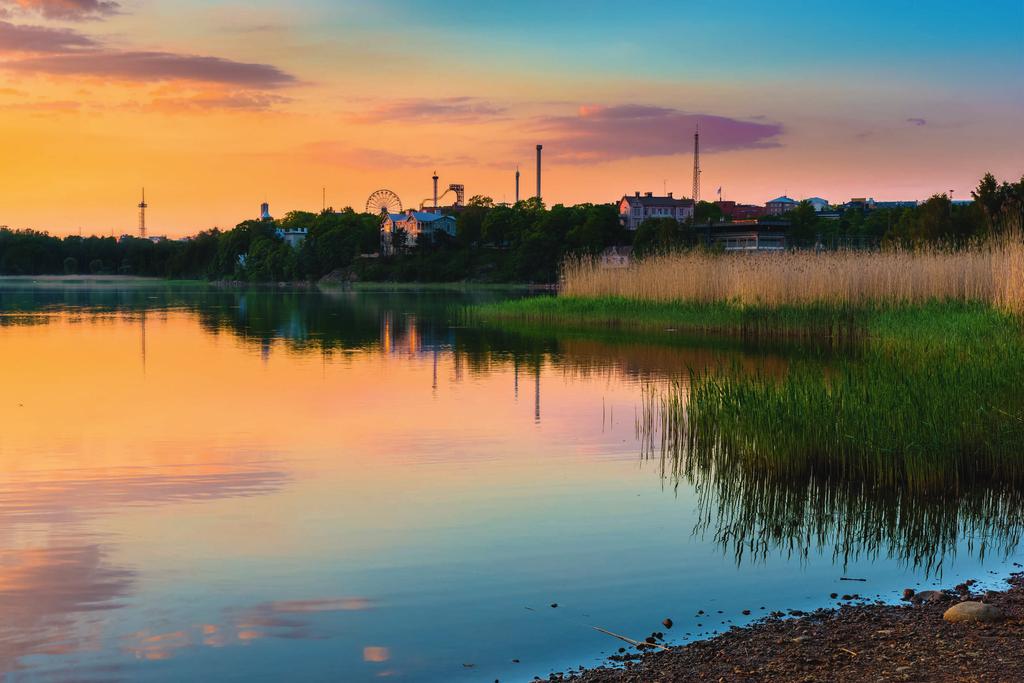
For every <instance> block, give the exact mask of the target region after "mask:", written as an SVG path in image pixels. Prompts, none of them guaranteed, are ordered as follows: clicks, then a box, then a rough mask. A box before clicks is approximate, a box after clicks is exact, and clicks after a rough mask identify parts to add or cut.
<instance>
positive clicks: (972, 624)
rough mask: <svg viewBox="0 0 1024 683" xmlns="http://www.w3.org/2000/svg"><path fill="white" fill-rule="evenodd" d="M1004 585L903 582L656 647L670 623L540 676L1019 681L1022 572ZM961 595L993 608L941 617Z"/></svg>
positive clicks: (596, 680) (585, 681) (604, 682)
mask: <svg viewBox="0 0 1024 683" xmlns="http://www.w3.org/2000/svg"><path fill="white" fill-rule="evenodd" d="M1014 566H1015V568H1016V569H1019V567H1020V565H1019V564H1015V565H1014ZM1006 583H1007V584H1008V585H1007V587H1006V588H1005V589H1002V590H980V589H978V587H977V584H976V583H975V582H974V581H966V582H964V583H961V584H959V585H957V586H956V587H955V588H953V589H947V590H942V591H939V590H925V591H920V592H916V593H915V592H913V591H912V590H911V589H907V591H905V594H904V600H903V602H902V604H890V603H880V602H874V603H866V602H862V603H857V604H844V605H842V606H840V607H838V608H821V609H817V610H815V611H813V612H800V611H792V612H790V614H789V615H786V614H783V613H781V612H775V613H773V614H772V615H770V616H767V617H765V618H763V619H760V620H758V621H756V622H754V623H752V624H749V625H746V626H734V627H732V628H731V629H730V630H729V631H726V632H725V633H722V634H719V635H717V636H714V637H711V638H708V639H704V640H697V641H692V642H690V643H687V644H685V645H678V646H667V647H666V646H665V645H664V644H663V643H664V640H663V638H664V637H665V636H667V635H668V633H670V632H671V629H670V624H671V622H670V621H667V622H666V624H665V625H664V626H663V627H660V628H662V629H663V630H662V631H659V632H655V633H652V634H651V636H649V637H648V638H647V640H646V642H640V643H639V644H638V645H636V646H630V645H628V644H627V643H620V645H621V646H622V647H620V648H619V653H618V654H615V655H612V656H611V657H609V658H608V659H609V664H607V665H601V666H598V667H594V668H590V669H584V670H579V671H568V672H564V673H555V674H551V675H550V676H549V677H548V679H547V680H550V681H578V682H579V683H650V682H652V681H661V682H666V683H667V682H668V681H705V680H706V681H716V682H721V683H729V682H731V681H763V682H772V683H775V682H778V683H783V682H786V683H789V682H791V681H802V682H806V683H810V682H812V681H814V682H817V681H844V682H859V681H864V682H868V681H870V682H871V683H875V682H876V681H906V682H908V683H909V682H911V681H917V682H936V683H938V682H940V681H941V682H943V683H945V682H946V681H1000V682H1001V681H1007V682H1009V681H1020V680H1024V653H1021V652H1020V651H1019V647H1020V643H1021V639H1022V638H1024V573H1020V572H1019V571H1018V572H1017V573H1013V574H1011V575H1010V576H1009V577H1008V578H1007V579H1006ZM911 594H912V595H911ZM965 602H970V603H983V604H985V605H988V606H990V607H994V608H995V609H996V610H998V614H995V613H990V614H989V615H988V616H987V617H986V620H982V621H967V622H962V623H951V622H950V621H949V620H947V619H946V618H944V615H946V614H947V611H948V610H950V608H952V607H954V606H956V605H959V604H961V603H965ZM965 609H968V608H963V607H961V608H957V611H961V610H965ZM989 612H990V610H989ZM989 618H990V619H991V620H990V621H989V620H987V619H989ZM659 634H660V637H659ZM649 643H653V644H649ZM534 680H544V679H538V678H535V679H534Z"/></svg>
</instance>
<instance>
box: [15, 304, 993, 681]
mask: <svg viewBox="0 0 1024 683" xmlns="http://www.w3.org/2000/svg"><path fill="white" fill-rule="evenodd" d="M19 296H21V297H22V298H20V299H17V300H12V299H11V298H10V296H7V295H5V296H4V297H0V301H2V302H3V304H4V306H5V310H10V311H15V313H13V314H10V315H0V318H3V319H4V324H3V325H2V326H0V364H2V366H3V367H2V370H3V375H4V377H5V381H4V382H3V384H2V385H0V418H2V423H3V425H4V429H3V431H2V433H0V468H2V484H0V520H2V521H0V567H2V570H3V571H2V579H0V613H3V614H5V615H8V617H11V618H8V617H5V620H4V622H3V626H2V627H0V669H3V670H6V671H10V672H14V675H15V677H17V676H19V675H24V676H27V677H38V678H41V679H45V678H50V677H53V678H66V677H67V676H68V673H69V672H74V677H75V678H83V679H88V678H94V679H101V680H110V679H117V678H125V679H129V678H130V679H137V678H153V679H164V680H178V679H182V678H186V677H189V676H191V677H196V676H200V675H201V677H203V678H236V679H246V680H252V679H263V680H273V679H278V678H290V679H293V680H294V679H299V678H301V679H313V680H316V679H319V680H355V681H358V680H374V679H376V678H378V677H390V678H394V679H396V680H467V681H468V680H493V679H495V678H500V679H501V680H529V679H531V678H532V677H533V676H534V675H538V674H539V675H545V674H546V673H547V672H548V671H550V670H551V669H552V668H562V667H567V666H575V665H577V664H581V663H584V664H590V663H595V662H596V661H598V658H599V657H600V656H601V653H602V651H603V652H606V653H608V652H613V651H614V650H615V649H617V647H618V645H619V643H617V642H615V641H611V640H610V639H609V638H608V637H607V636H604V635H601V634H599V633H597V632H595V631H593V630H592V629H590V626H593V625H596V626H601V627H603V628H607V629H609V630H612V631H615V632H617V633H625V634H629V635H631V636H634V637H642V636H644V635H646V634H647V633H649V632H650V631H651V630H654V629H656V628H659V624H660V622H661V620H662V619H663V618H665V617H666V616H671V617H672V618H673V619H674V620H675V621H676V623H677V626H676V628H675V629H674V632H673V633H672V635H673V636H675V637H677V638H684V637H685V636H686V634H687V633H690V634H698V633H702V632H709V631H711V630H713V629H716V628H717V629H722V628H726V627H727V626H728V625H730V624H731V623H739V622H741V621H743V620H744V619H745V618H744V617H742V615H741V614H740V612H741V610H743V609H752V610H753V611H754V613H755V616H756V615H757V614H761V613H762V612H761V610H760V608H761V607H762V606H763V607H765V608H766V610H772V609H779V608H786V607H792V608H806V607H812V606H818V605H820V604H822V603H823V602H824V601H826V598H827V595H828V593H830V592H833V591H837V592H840V593H845V592H850V589H849V588H848V587H847V586H844V585H842V584H841V583H840V582H839V577H840V576H843V575H856V576H858V577H860V578H867V579H869V582H868V583H867V584H862V585H861V584H859V585H858V586H857V590H859V591H860V592H864V591H868V590H870V592H871V593H872V594H874V593H884V594H885V595H886V596H891V595H892V594H893V593H894V592H895V591H897V590H899V589H901V588H902V587H903V586H904V585H912V584H913V583H914V582H916V581H917V580H919V577H918V576H916V575H915V574H914V572H913V571H912V570H911V569H908V568H907V567H905V566H904V565H902V564H901V563H899V562H898V561H895V560H890V559H888V558H887V557H886V556H885V554H884V553H882V554H881V555H879V556H878V557H877V559H874V560H870V559H869V560H866V561H856V560H855V561H854V562H853V563H852V565H851V566H849V567H847V568H845V570H843V569H841V568H840V567H838V566H836V565H835V564H834V563H833V561H832V557H831V555H830V554H828V553H824V554H822V555H821V556H819V555H817V554H814V553H812V554H811V556H810V557H808V558H802V559H800V558H793V557H787V556H786V555H785V554H784V553H780V554H769V555H768V556H767V557H765V558H763V559H762V560H760V561H758V562H756V563H753V564H749V563H747V564H743V563H741V564H740V565H739V566H737V563H736V562H735V561H734V558H733V557H732V556H731V555H730V554H729V553H728V552H723V549H722V548H721V547H720V546H719V545H718V544H716V542H715V539H714V538H711V537H709V536H708V535H704V536H701V535H697V536H694V535H693V530H694V528H695V527H697V526H698V525H699V523H700V521H701V518H700V511H699V510H698V509H697V508H698V505H697V503H698V500H697V497H696V496H695V494H694V492H693V490H692V489H690V488H688V487H687V486H686V485H685V483H684V484H682V485H680V486H678V487H673V486H672V485H666V482H664V481H663V480H662V479H661V478H660V477H659V468H658V466H657V465H656V464H654V463H645V462H643V461H641V460H640V458H639V457H638V450H639V443H638V440H637V435H636V432H635V417H636V414H637V409H638V404H639V400H640V397H641V392H642V384H643V382H644V381H646V380H650V379H654V380H661V379H664V378H669V377H682V376H685V375H686V374H687V373H688V371H689V369H691V368H702V367H712V366H714V365H716V364H719V363H722V362H730V363H731V362H739V363H742V364H750V365H751V366H752V367H759V368H763V369H765V370H766V371H769V372H771V371H779V369H780V368H782V367H785V363H786V356H785V354H784V353H782V352H771V353H759V354H737V352H736V351H735V350H734V349H724V350H723V349H721V348H707V347H699V346H697V347H695V346H692V345H685V344H680V345H675V346H673V345H671V344H664V343H651V342H649V341H646V342H645V341H638V340H629V339H603V340H596V341H595V340H594V339H587V338H571V339H565V338H562V339H551V338H548V337H545V336H543V335H534V336H526V337H514V336H509V335H506V334H501V333H497V332H481V331H480V330H475V329H473V328H471V327H466V326H462V325H452V324H450V322H449V318H448V317H447V316H448V313H447V312H448V310H449V305H450V303H451V301H444V300H442V301H438V302H433V301H431V302H424V301H423V300H419V299H410V298H403V297H394V296H381V297H373V296H365V297H364V296H363V295H351V294H345V295H337V296H336V297H318V296H317V295H309V296H308V297H305V298H303V297H298V296H297V295H287V296H285V295H278V294H266V295H259V294H250V295H248V296H245V297H241V296H239V295H237V294H232V293H227V294H215V295H207V294H203V295H194V296H193V295H190V294H188V293H185V294H178V295H175V296H176V297H177V298H173V297H171V298H169V299H168V295H167V294H166V292H164V291H163V290H161V291H160V292H159V293H158V294H155V295H152V296H157V297H162V298H160V299H159V300H158V301H157V302H156V304H155V305H150V304H149V303H145V302H148V301H151V299H150V298H149V296H150V295H147V296H146V298H145V299H144V301H143V300H140V299H137V298H134V297H135V296H136V295H134V294H129V295H126V294H117V295H114V296H113V297H112V296H109V295H108V296H107V297H105V298H104V297H102V296H100V295H88V298H87V295H85V294H83V293H81V292H75V293H74V294H73V295H72V296H73V297H76V298H79V299H80V298H87V300H86V301H85V302H81V301H77V300H76V301H72V302H70V303H72V304H74V305H73V307H71V308H68V307H67V305H66V304H67V303H68V302H67V301H64V300H62V299H61V298H60V297H62V296H63V294H60V295H59V296H58V295H57V294H53V293H50V294H48V295H46V297H49V298H46V297H44V299H45V300H44V301H42V302H39V301H37V300H35V299H33V298H32V297H31V296H30V295H24V294H22V295H19ZM125 297H127V298H125ZM204 297H210V298H204ZM289 297H292V298H289ZM26 323H28V324H26ZM1000 566H1001V565H1000V564H998V563H990V564H988V565H985V567H984V569H981V568H980V567H979V563H978V560H977V559H976V558H975V557H973V556H971V554H969V553H965V552H962V553H960V554H959V555H958V556H957V557H956V558H954V559H952V560H951V561H950V562H949V563H947V565H946V574H945V576H944V580H946V581H948V580H950V578H951V577H954V576H958V575H966V574H970V575H972V576H975V577H977V578H981V577H982V576H983V575H984V573H983V572H984V571H985V570H988V569H990V568H991V569H996V568H998V567H1000ZM979 572H982V573H981V574H979ZM552 603H558V605H559V607H558V608H557V609H553V608H551V607H550V604H552ZM698 609H704V610H706V611H711V612H712V613H714V614H716V615H717V610H719V609H721V610H723V614H722V615H721V616H720V617H719V618H715V619H711V620H701V619H698V618H697V617H696V616H695V615H696V611H697V610H698ZM729 620H731V621H729ZM723 622H724V623H723ZM698 623H699V624H701V626H698V625H697V624H698ZM515 659H518V660H520V663H518V664H514V663H513V660H515Z"/></svg>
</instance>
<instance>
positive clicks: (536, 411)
mask: <svg viewBox="0 0 1024 683" xmlns="http://www.w3.org/2000/svg"><path fill="white" fill-rule="evenodd" d="M536 382H537V384H536V387H535V388H534V397H533V421H534V422H535V423H537V424H540V361H539V360H538V361H537V378H536Z"/></svg>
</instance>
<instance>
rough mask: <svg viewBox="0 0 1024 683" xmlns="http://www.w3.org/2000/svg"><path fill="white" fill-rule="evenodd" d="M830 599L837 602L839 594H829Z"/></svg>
mask: <svg viewBox="0 0 1024 683" xmlns="http://www.w3.org/2000/svg"><path fill="white" fill-rule="evenodd" d="M828 597H830V598H832V599H833V600H835V599H836V598H838V597H839V593H829V595H828Z"/></svg>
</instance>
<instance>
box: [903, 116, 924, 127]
mask: <svg viewBox="0 0 1024 683" xmlns="http://www.w3.org/2000/svg"><path fill="white" fill-rule="evenodd" d="M907 123H909V124H912V125H914V126H925V125H928V121H927V120H926V119H921V118H917V117H911V118H909V119H907Z"/></svg>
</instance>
